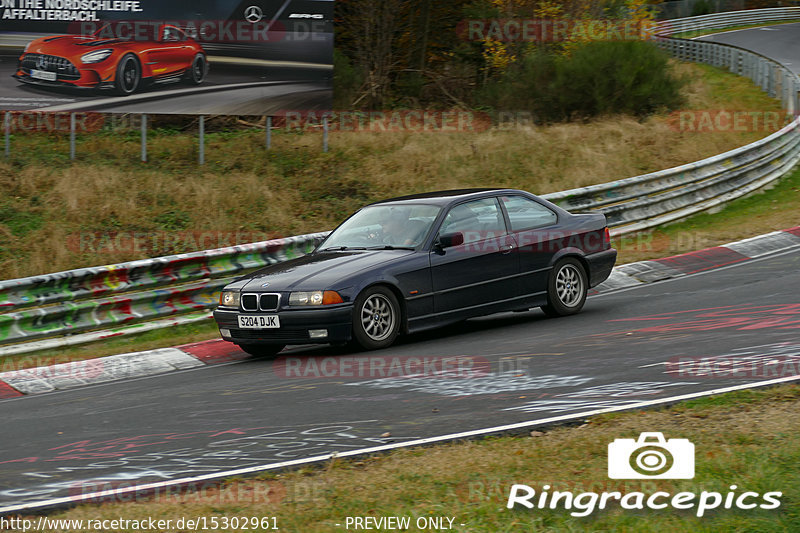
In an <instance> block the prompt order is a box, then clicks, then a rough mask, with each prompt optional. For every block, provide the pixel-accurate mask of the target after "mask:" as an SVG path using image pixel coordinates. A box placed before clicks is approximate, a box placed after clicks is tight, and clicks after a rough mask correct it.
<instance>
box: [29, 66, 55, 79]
mask: <svg viewBox="0 0 800 533" xmlns="http://www.w3.org/2000/svg"><path fill="white" fill-rule="evenodd" d="M31 78H36V79H37V80H47V81H56V73H55V72H46V71H44V70H36V69H31Z"/></svg>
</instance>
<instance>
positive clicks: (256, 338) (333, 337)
mask: <svg viewBox="0 0 800 533" xmlns="http://www.w3.org/2000/svg"><path fill="white" fill-rule="evenodd" d="M240 314H241V315H248V316H252V315H278V320H279V321H280V325H281V327H280V328H275V329H240V328H239V322H238V319H237V317H238V316H239V315H240ZM352 317H353V306H352V305H337V306H335V307H333V306H332V307H328V308H324V309H292V310H281V311H277V312H274V313H264V312H242V311H236V310H233V309H216V310H215V311H214V320H216V321H217V326H219V328H220V333H221V334H222V333H223V332H222V330H228V331H229V332H230V334H229V335H227V336H226V335H224V334H222V338H223V340H226V341H229V342H233V343H235V344H324V343H334V344H338V343H344V342H348V341H349V340H350V339H351V336H352V329H353V326H352ZM312 329H326V330H328V335H327V337H325V338H319V337H315V338H311V337H310V335H309V330H312Z"/></svg>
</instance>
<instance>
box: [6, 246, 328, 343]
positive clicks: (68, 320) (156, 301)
mask: <svg viewBox="0 0 800 533" xmlns="http://www.w3.org/2000/svg"><path fill="white" fill-rule="evenodd" d="M325 235H327V233H324V232H323V233H313V234H310V235H301V236H298V237H287V238H283V239H275V240H271V241H264V242H258V243H253V244H244V245H238V246H230V247H227V248H219V249H216V250H206V251H202V252H194V253H187V254H179V255H172V256H166V257H158V258H154V259H144V260H139V261H131V262H129V263H121V264H118V265H108V266H101V267H92V268H80V269H76V270H68V271H66V272H57V273H55V274H44V275H41V276H31V277H28V278H21V279H14V280H9V281H2V282H0V312H2V314H0V345H2V344H9V343H14V342H21V341H28V340H34V339H39V338H43V337H48V336H53V335H67V334H71V333H79V332H83V331H88V330H92V329H97V328H100V327H108V326H114V325H120V324H126V323H132V322H140V321H142V320H149V319H156V318H162V317H167V316H174V315H179V314H183V313H188V312H192V311H197V310H200V309H209V308H211V307H213V306H214V305H216V303H217V296H218V294H219V290H220V289H221V288H222V287H223V286H224V285H225V284H227V283H229V282H230V281H231V279H233V277H235V276H236V275H238V274H242V273H245V272H247V271H251V270H253V269H255V268H259V267H263V266H266V265H269V264H272V263H279V262H282V261H286V260H287V259H291V258H293V257H298V256H301V255H304V254H306V253H308V252H310V251H311V250H312V249H313V248H314V247H315V246H316V245H317V244H319V243H320V242H322V239H323V238H324V237H325Z"/></svg>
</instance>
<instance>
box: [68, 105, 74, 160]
mask: <svg viewBox="0 0 800 533" xmlns="http://www.w3.org/2000/svg"><path fill="white" fill-rule="evenodd" d="M69 159H70V161H75V113H70V114H69Z"/></svg>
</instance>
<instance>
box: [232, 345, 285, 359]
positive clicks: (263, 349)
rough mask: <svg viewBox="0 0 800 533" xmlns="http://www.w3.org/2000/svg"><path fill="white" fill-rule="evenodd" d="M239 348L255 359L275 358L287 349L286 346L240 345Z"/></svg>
mask: <svg viewBox="0 0 800 533" xmlns="http://www.w3.org/2000/svg"><path fill="white" fill-rule="evenodd" d="M238 346H239V348H241V349H242V350H243V351H244V352H246V353H249V354H250V355H252V356H254V357H275V356H276V355H278V352H280V351H281V350H283V349H284V348H286V345H285V344H239V345H238Z"/></svg>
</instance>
